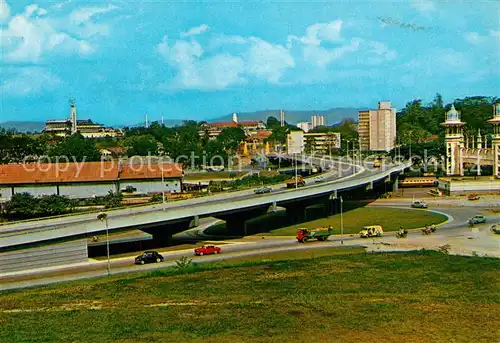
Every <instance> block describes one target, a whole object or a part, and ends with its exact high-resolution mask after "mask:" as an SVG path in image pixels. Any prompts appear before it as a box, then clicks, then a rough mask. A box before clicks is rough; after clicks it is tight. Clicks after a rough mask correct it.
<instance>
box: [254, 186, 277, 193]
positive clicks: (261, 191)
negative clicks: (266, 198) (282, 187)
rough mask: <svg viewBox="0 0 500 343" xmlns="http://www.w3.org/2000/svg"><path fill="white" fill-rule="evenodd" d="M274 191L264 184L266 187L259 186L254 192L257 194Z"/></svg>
mask: <svg viewBox="0 0 500 343" xmlns="http://www.w3.org/2000/svg"><path fill="white" fill-rule="evenodd" d="M272 191H273V189H272V188H271V187H267V186H264V187H260V188H257V189H256V190H255V191H254V193H255V194H265V193H271V192H272Z"/></svg>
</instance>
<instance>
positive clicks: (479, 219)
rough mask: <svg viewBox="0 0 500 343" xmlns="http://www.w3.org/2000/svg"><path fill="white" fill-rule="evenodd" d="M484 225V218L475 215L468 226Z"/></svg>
mask: <svg viewBox="0 0 500 343" xmlns="http://www.w3.org/2000/svg"><path fill="white" fill-rule="evenodd" d="M481 223H486V217H485V216H483V215H476V216H474V217H472V218H470V219H469V224H481Z"/></svg>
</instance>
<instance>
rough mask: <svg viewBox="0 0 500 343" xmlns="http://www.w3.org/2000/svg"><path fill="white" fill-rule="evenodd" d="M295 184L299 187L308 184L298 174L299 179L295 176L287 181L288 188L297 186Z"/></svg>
mask: <svg viewBox="0 0 500 343" xmlns="http://www.w3.org/2000/svg"><path fill="white" fill-rule="evenodd" d="M295 185H297V187H303V186H305V185H306V181H305V180H304V179H303V178H302V177H301V176H297V179H295V178H293V179H290V180H287V181H286V187H287V188H295Z"/></svg>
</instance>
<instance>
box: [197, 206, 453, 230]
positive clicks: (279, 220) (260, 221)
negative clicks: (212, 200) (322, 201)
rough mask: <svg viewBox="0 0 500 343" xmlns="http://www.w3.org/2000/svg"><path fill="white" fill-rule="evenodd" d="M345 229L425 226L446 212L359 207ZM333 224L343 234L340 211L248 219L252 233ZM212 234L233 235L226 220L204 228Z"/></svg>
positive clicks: (347, 218)
mask: <svg viewBox="0 0 500 343" xmlns="http://www.w3.org/2000/svg"><path fill="white" fill-rule="evenodd" d="M343 217H344V218H343V220H344V233H345V234H357V233H359V231H360V230H361V229H362V228H363V226H365V225H382V227H383V228H384V231H397V230H398V229H399V227H400V226H403V227H404V228H406V229H414V228H419V227H423V226H425V225H426V224H429V225H431V224H439V223H442V222H444V221H446V219H447V218H446V216H444V215H442V214H437V213H432V212H429V211H420V210H406V209H398V208H389V207H360V208H357V209H353V210H350V211H347V212H344V214H343ZM330 225H331V226H332V227H333V229H334V233H335V234H340V214H337V215H334V216H331V217H327V218H319V219H316V220H312V221H308V222H304V223H300V224H295V225H288V224H287V217H286V213H285V212H284V211H281V212H277V213H270V214H268V215H266V216H262V217H260V218H256V219H253V220H249V221H248V224H247V227H248V232H249V233H258V234H262V235H274V236H294V235H296V232H297V229H298V228H309V229H314V228H318V227H328V226H330ZM205 232H206V233H207V234H211V235H231V233H230V232H228V231H227V230H226V226H225V224H219V225H215V226H213V227H211V228H208V229H207V230H206V231H205Z"/></svg>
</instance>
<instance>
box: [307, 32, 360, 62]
mask: <svg viewBox="0 0 500 343" xmlns="http://www.w3.org/2000/svg"><path fill="white" fill-rule="evenodd" d="M361 42H362V40H360V39H359V38H353V39H351V41H350V42H349V43H348V44H345V45H341V46H339V47H336V48H333V49H327V48H324V47H322V46H315V45H306V46H304V48H303V56H304V60H305V61H307V62H309V63H314V64H315V65H317V66H318V67H325V66H327V65H328V64H330V63H332V62H334V61H336V60H338V59H340V58H341V57H343V56H344V55H346V54H348V53H351V52H356V51H358V50H359V47H360V45H361Z"/></svg>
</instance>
